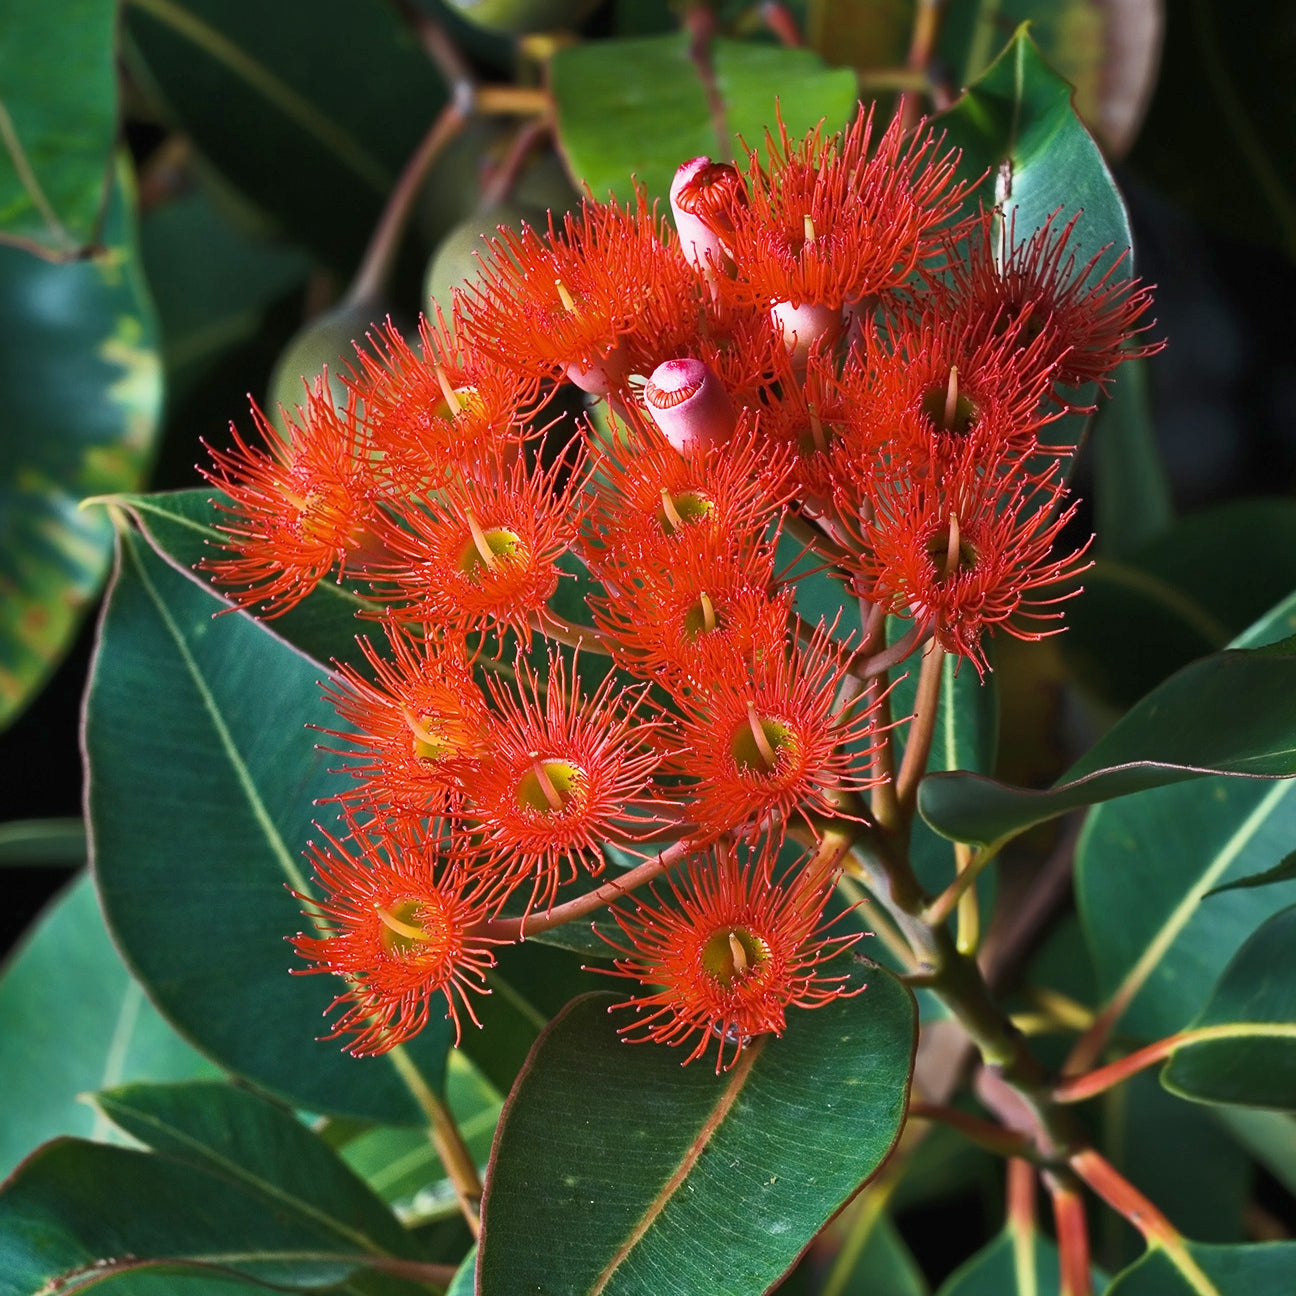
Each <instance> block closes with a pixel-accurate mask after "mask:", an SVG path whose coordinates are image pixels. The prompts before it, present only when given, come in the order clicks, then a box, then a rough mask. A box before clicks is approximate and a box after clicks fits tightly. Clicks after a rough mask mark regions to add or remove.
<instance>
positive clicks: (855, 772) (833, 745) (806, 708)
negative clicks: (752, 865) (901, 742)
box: [670, 626, 876, 833]
mask: <svg viewBox="0 0 1296 1296" xmlns="http://www.w3.org/2000/svg"><path fill="white" fill-rule="evenodd" d="M845 674H846V666H845V663H844V662H843V660H842V650H841V648H840V647H839V646H838V645H836V644H835V643H834V642H833V641H832V639H831V636H830V635H829V632H828V630H827V629H826V628H825V627H823V626H821V627H820V628H819V629H818V630H816V631H815V632H814V634H813V636H812V637H811V639H810V641H809V643H806V644H799V645H797V646H796V647H794V648H793V649H791V650H790V651H783V652H778V653H773V654H768V655H766V656H765V657H763V658H762V659H761V660H760V661H758V662H754V663H753V664H752V669H751V674H750V676H749V677H748V678H746V679H737V678H733V677H729V678H724V677H722V678H719V679H717V680H716V681H715V682H714V684H713V685H712V686H711V687H710V688H708V689H707V690H706V691H705V692H699V694H698V695H697V696H696V697H693V698H690V699H689V701H688V703H687V704H686V705H685V707H684V719H683V721H682V723H681V730H682V741H681V743H680V749H679V751H678V752H677V754H676V755H675V756H674V757H673V758H672V759H671V761H670V768H671V769H672V771H674V772H678V773H680V774H684V775H687V776H689V777H690V778H692V779H695V780H696V784H695V786H693V787H692V788H690V789H689V791H690V793H691V795H692V797H693V801H692V805H691V807H690V808H691V811H692V814H693V818H694V821H695V822H696V823H697V825H698V827H699V829H701V830H702V831H703V832H705V833H722V832H729V831H734V830H740V829H743V828H744V827H747V826H751V827H759V826H761V824H762V823H763V822H764V821H765V820H766V819H767V818H769V817H770V816H777V817H778V818H779V820H781V821H786V819H787V818H788V817H789V816H791V815H793V814H798V813H799V814H802V815H808V814H809V813H811V812H819V813H822V814H827V815H832V814H834V813H840V812H839V811H838V810H837V808H836V807H835V806H834V804H833V800H832V793H833V792H834V791H835V790H837V789H839V788H840V789H849V790H859V789H861V788H865V787H868V786H870V785H871V784H872V782H873V781H874V775H873V755H874V752H875V750H876V749H875V747H874V746H873V745H872V741H871V736H872V727H873V716H872V714H871V713H870V712H869V711H868V710H866V709H864V708H863V707H862V706H860V705H858V703H859V699H858V698H857V699H855V700H854V701H853V702H847V703H845V704H842V705H839V704H838V703H837V702H836V700H835V696H834V695H835V693H836V691H837V687H838V685H839V684H840V683H841V681H842V679H843V678H844V676H845Z"/></svg>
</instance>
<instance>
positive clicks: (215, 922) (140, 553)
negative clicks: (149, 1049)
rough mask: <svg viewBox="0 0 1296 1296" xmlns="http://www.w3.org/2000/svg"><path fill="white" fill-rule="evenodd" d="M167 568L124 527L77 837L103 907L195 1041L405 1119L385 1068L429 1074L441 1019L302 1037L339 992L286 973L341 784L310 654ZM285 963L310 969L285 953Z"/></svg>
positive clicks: (292, 1086) (410, 1103)
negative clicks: (319, 837) (353, 1035)
mask: <svg viewBox="0 0 1296 1296" xmlns="http://www.w3.org/2000/svg"><path fill="white" fill-rule="evenodd" d="M221 607H222V605H221V604H220V603H219V602H218V601H217V600H216V599H215V598H213V597H212V595H211V594H209V593H208V592H207V591H206V590H204V589H203V588H202V587H200V586H199V585H197V584H195V583H194V582H193V581H191V580H189V579H187V578H186V577H185V576H182V575H181V574H180V573H179V572H177V571H175V570H174V569H173V568H172V567H170V566H168V565H167V564H166V563H165V562H164V561H163V560H162V559H161V558H160V557H158V556H157V554H155V553H154V552H153V550H152V549H150V548H149V547H148V545H146V544H145V543H144V542H143V541H142V540H140V539H139V538H138V537H137V536H136V535H135V534H133V533H131V532H126V533H123V535H122V537H121V556H120V560H119V568H118V572H117V575H116V578H115V579H114V582H113V588H112V592H111V595H110V598H109V601H108V605H107V608H106V610H105V613H104V618H103V621H102V624H101V626H100V632H99V645H98V651H97V653H96V656H95V661H94V664H93V667H92V671H91V679H90V691H89V697H88V701H87V709H86V727H85V746H86V753H87V761H88V771H89V773H88V777H89V793H88V805H89V814H90V833H91V846H92V851H93V856H94V861H95V870H96V878H97V881H98V885H99V891H100V895H101V897H102V899H103V904H104V909H105V912H106V914H107V917H108V923H109V926H110V928H111V929H112V932H113V935H114V937H115V938H116V940H117V942H118V944H119V946H120V947H121V949H122V952H123V953H124V955H125V957H126V960H127V962H128V963H129V965H130V966H131V968H132V970H133V971H134V972H135V973H136V975H137V976H139V978H140V980H141V981H143V983H144V985H145V986H146V987H147V989H148V990H149V992H150V994H151V996H152V997H153V999H154V1001H155V1002H156V1003H157V1005H158V1007H159V1008H160V1009H161V1010H162V1012H163V1013H164V1015H165V1016H166V1017H167V1018H168V1019H169V1020H170V1021H171V1022H172V1023H173V1024H174V1025H175V1026H177V1028H178V1029H179V1030H180V1031H181V1032H182V1033H183V1034H184V1035H186V1036H187V1037H188V1038H189V1039H191V1040H193V1041H194V1042H195V1043H196V1044H197V1045H198V1046H199V1048H201V1049H202V1050H203V1051H204V1052H205V1053H207V1054H208V1055H209V1056H211V1057H213V1058H214V1059H216V1060H217V1061H219V1062H220V1063H221V1064H222V1065H223V1066H226V1067H228V1068H230V1069H231V1070H233V1071H236V1072H239V1073H240V1074H243V1075H245V1076H247V1077H248V1078H249V1079H251V1080H253V1081H255V1082H256V1083H258V1084H260V1085H263V1086H264V1087H265V1088H267V1089H269V1090H271V1091H273V1092H275V1093H278V1094H281V1095H284V1096H285V1097H287V1098H289V1099H291V1100H292V1101H293V1102H296V1103H299V1104H300V1105H302V1106H304V1107H309V1108H311V1109H313V1110H316V1111H321V1112H337V1113H341V1114H346V1115H353V1116H359V1117H362V1118H365V1119H369V1120H376V1121H385V1122H390V1123H393V1124H401V1123H411V1124H412V1123H415V1122H417V1121H418V1120H419V1119H420V1110H419V1107H418V1105H417V1103H416V1102H415V1101H414V1099H413V1098H412V1097H411V1095H410V1093H409V1092H408V1090H407V1088H406V1085H405V1083H404V1081H403V1080H402V1078H401V1072H400V1071H399V1070H398V1067H401V1066H403V1064H404V1062H406V1061H411V1062H412V1061H413V1060H415V1059H416V1060H417V1069H418V1070H420V1071H421V1072H422V1074H423V1076H424V1077H425V1081H424V1082H425V1083H427V1084H429V1085H431V1087H432V1088H434V1089H437V1088H439V1087H440V1084H441V1078H442V1074H443V1068H444V1062H445V1051H446V1047H447V1043H448V1039H449V1027H448V1024H447V1023H446V1022H444V1021H442V1020H439V1019H438V1018H437V1014H436V1013H435V1012H434V1013H433V1021H432V1023H431V1024H430V1025H429V1026H428V1027H427V1029H426V1030H424V1031H423V1033H422V1034H421V1035H420V1036H419V1037H418V1038H417V1039H415V1040H413V1041H412V1042H411V1043H410V1044H409V1045H408V1046H407V1048H408V1057H407V1056H406V1054H405V1053H404V1052H399V1053H397V1052H393V1053H389V1054H386V1055H384V1056H383V1057H381V1058H368V1059H364V1060H357V1059H354V1058H351V1057H348V1056H345V1055H344V1054H342V1053H341V1052H340V1050H339V1046H338V1044H337V1042H336V1041H333V1042H329V1043H317V1042H315V1037H316V1036H318V1035H320V1034H322V1033H324V1022H323V1020H322V1016H323V1014H324V1013H325V1011H326V1010H327V1009H328V1006H329V1004H330V1002H331V1001H332V999H333V998H334V996H335V995H336V994H338V993H339V992H340V991H341V990H342V985H341V983H340V982H338V981H336V980H335V979H333V978H332V977H329V976H324V975H319V976H291V975H289V968H290V967H292V966H293V964H294V958H293V955H292V952H291V951H290V950H289V948H288V947H287V945H286V944H285V943H284V942H285V937H286V936H287V935H288V934H289V933H292V932H296V931H300V930H301V929H302V927H303V926H304V921H305V920H304V919H303V918H302V915H301V912H300V902H299V901H296V900H294V899H293V897H292V896H291V895H290V894H289V893H288V890H287V888H288V887H289V886H291V887H292V888H293V889H294V890H296V891H299V892H305V891H306V890H307V884H306V880H305V877H304V872H303V870H304V865H303V864H302V862H301V861H300V859H299V854H300V851H301V849H302V847H303V846H304V845H305V842H306V840H307V838H308V837H309V836H310V834H311V821H312V819H314V818H329V819H331V818H332V815H331V814H329V815H325V813H324V811H322V810H320V809H317V808H316V802H317V801H318V800H319V799H321V798H327V797H329V796H331V795H333V794H335V793H336V792H337V791H338V790H339V786H340V785H339V782H338V780H337V779H336V778H334V777H331V776H330V775H329V773H328V766H329V762H330V757H328V756H327V755H325V754H323V753H321V752H320V751H318V750H317V748H316V746H315V735H314V734H313V733H312V732H310V731H308V730H307V729H306V728H305V726H306V725H307V724H310V723H315V724H317V725H328V724H330V723H335V722H336V717H334V716H333V715H332V712H331V710H330V709H329V708H328V707H327V706H326V705H325V704H324V703H323V702H322V701H321V700H320V696H319V688H318V685H317V682H316V681H317V679H318V675H319V670H318V667H317V666H315V665H314V664H313V663H312V662H311V661H309V660H308V659H306V658H303V657H302V656H300V655H299V654H298V653H297V652H296V651H294V650H293V649H292V648H290V647H289V646H288V645H287V644H285V643H284V642H283V641H282V640H280V639H277V638H276V637H275V636H273V635H271V634H268V633H267V632H266V631H265V629H264V628H263V627H262V626H261V625H259V624H258V623H257V622H256V621H254V620H252V619H251V618H249V617H247V616H244V615H243V614H242V613H230V614H229V615H226V616H218V617H213V614H214V613H217V612H219V611H220V610H221ZM298 966H299V967H302V966H305V965H303V964H298Z"/></svg>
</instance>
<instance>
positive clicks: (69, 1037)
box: [0, 877, 213, 1179]
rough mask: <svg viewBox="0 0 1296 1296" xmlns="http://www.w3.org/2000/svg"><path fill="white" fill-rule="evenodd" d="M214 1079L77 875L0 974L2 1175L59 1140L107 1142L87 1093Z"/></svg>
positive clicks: (87, 882)
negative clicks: (125, 956) (129, 967)
mask: <svg viewBox="0 0 1296 1296" xmlns="http://www.w3.org/2000/svg"><path fill="white" fill-rule="evenodd" d="M212 1073H213V1068H212V1067H211V1064H210V1063H208V1062H206V1061H205V1060H204V1059H203V1058H201V1057H200V1056H199V1055H198V1054H197V1053H195V1052H194V1051H193V1049H191V1048H190V1047H189V1045H188V1044H186V1043H185V1042H184V1041H183V1040H182V1039H180V1037H179V1036H178V1035H176V1034H175V1032H174V1031H172V1030H171V1028H170V1027H169V1026H168V1025H167V1024H166V1022H164V1021H163V1020H162V1018H161V1017H159V1016H158V1013H157V1010H156V1009H155V1008H154V1007H153V1005H152V1004H150V1003H149V1001H148V1000H147V999H146V998H145V997H144V992H143V990H142V989H141V988H140V986H139V983H138V982H137V981H133V980H132V979H131V976H130V974H129V973H128V972H127V971H126V968H125V967H124V966H123V965H122V961H121V956H120V955H119V954H118V953H117V951H116V950H115V949H113V946H112V942H111V940H109V938H108V932H107V931H106V930H105V928H104V924H103V919H102V918H101V917H100V915H99V906H98V904H97V903H96V901H95V895H94V888H93V887H92V886H91V883H90V879H89V877H82V878H81V879H80V880H79V881H77V882H76V883H74V884H73V885H72V886H71V887H70V888H69V889H68V890H67V891H65V892H64V893H63V894H62V895H61V896H60V897H59V899H58V900H57V901H56V902H55V903H54V904H53V905H52V906H51V907H50V908H49V909H48V910H47V911H46V912H45V913H44V914H43V915H42V916H41V918H40V920H39V921H38V922H37V924H36V926H35V927H33V928H32V930H31V931H30V932H29V933H28V935H27V938H26V940H25V941H24V942H23V944H22V945H21V946H20V947H19V948H18V950H17V951H16V952H15V954H14V957H13V959H12V961H11V962H10V963H9V964H8V965H7V966H6V968H5V971H4V975H3V976H2V977H0V1092H3V1093H4V1096H5V1119H4V1120H3V1121H0V1179H3V1178H4V1176H5V1175H7V1174H8V1173H9V1172H10V1171H11V1170H12V1169H13V1168H14V1166H16V1165H17V1164H18V1162H19V1161H21V1160H22V1158H23V1157H25V1156H26V1155H27V1154H28V1153H29V1152H31V1151H32V1149H33V1148H35V1147H36V1146H37V1145H38V1144H40V1143H43V1142H45V1140H46V1139H51V1138H54V1137H55V1136H56V1135H59V1134H83V1135H86V1136H89V1137H92V1138H96V1139H103V1138H106V1137H108V1136H109V1134H110V1130H109V1129H108V1127H107V1126H106V1125H105V1124H104V1122H103V1121H101V1120H99V1119H98V1118H97V1117H96V1116H95V1113H94V1112H93V1111H92V1110H91V1109H90V1108H89V1107H88V1106H87V1105H86V1104H85V1103H83V1102H81V1101H79V1098H80V1095H81V1094H83V1093H85V1092H87V1091H88V1090H93V1089H101V1088H103V1087H104V1086H105V1085H112V1084H119V1083H120V1082H121V1081H123V1080H185V1079H189V1078H190V1077H192V1076H201V1075H210V1074H212Z"/></svg>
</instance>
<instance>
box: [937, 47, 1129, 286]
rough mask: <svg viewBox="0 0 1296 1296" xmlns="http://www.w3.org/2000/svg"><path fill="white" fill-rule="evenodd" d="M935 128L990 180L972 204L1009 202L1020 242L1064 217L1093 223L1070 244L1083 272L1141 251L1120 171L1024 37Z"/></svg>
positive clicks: (1066, 88) (969, 168)
mask: <svg viewBox="0 0 1296 1296" xmlns="http://www.w3.org/2000/svg"><path fill="white" fill-rule="evenodd" d="M936 122H937V124H938V125H939V126H940V127H941V128H942V129H943V130H944V131H945V133H946V137H947V142H948V143H949V144H952V145H955V146H957V147H958V148H961V149H962V150H963V160H962V163H961V168H960V169H961V172H962V174H963V175H965V176H967V177H968V178H969V179H975V178H976V177H978V176H984V178H983V179H982V180H981V181H980V183H979V184H978V186H977V189H976V190H975V192H974V193H973V195H972V202H973V203H975V202H976V201H977V200H978V199H980V200H982V201H984V202H985V204H986V205H987V206H990V205H991V204H992V203H993V202H996V201H1002V202H1003V205H1004V213H1005V216H1006V217H1007V218H1008V219H1010V220H1015V222H1016V236H1017V238H1018V240H1021V239H1024V238H1027V237H1029V236H1030V234H1031V232H1032V231H1033V230H1035V229H1036V228H1037V227H1038V226H1040V225H1042V224H1043V223H1044V221H1045V220H1046V219H1047V218H1048V217H1049V216H1050V215H1052V214H1053V213H1054V212H1055V211H1057V210H1058V208H1059V207H1060V208H1062V209H1063V210H1064V211H1065V212H1066V213H1068V214H1072V213H1075V212H1083V213H1084V214H1083V216H1082V217H1081V219H1080V221H1079V222H1078V223H1077V225H1076V229H1075V233H1074V234H1073V235H1072V240H1071V242H1070V243H1069V244H1068V246H1069V247H1070V248H1071V250H1072V251H1074V252H1075V253H1076V256H1077V258H1078V259H1079V260H1080V262H1081V264H1083V263H1084V261H1086V260H1088V258H1089V257H1091V256H1093V255H1095V254H1096V253H1098V252H1100V251H1101V250H1103V249H1104V248H1109V247H1110V248H1111V249H1112V252H1113V255H1115V256H1118V255H1120V254H1121V253H1122V252H1124V251H1126V249H1128V248H1129V247H1130V246H1131V244H1132V243H1133V239H1132V237H1131V234H1130V226H1129V216H1128V214H1127V213H1126V211H1125V204H1124V202H1123V200H1122V199H1121V196H1120V192H1119V190H1118V189H1117V188H1116V184H1115V181H1114V180H1113V179H1112V176H1111V171H1110V170H1109V169H1108V166H1107V163H1106V162H1105V161H1104V160H1103V156H1102V152H1101V151H1100V150H1099V148H1098V145H1097V144H1095V143H1094V140H1093V137H1092V136H1091V135H1090V134H1089V132H1088V131H1087V130H1086V129H1085V127H1084V125H1083V123H1082V122H1081V121H1080V119H1079V117H1077V116H1076V113H1075V110H1074V108H1072V106H1071V86H1070V85H1069V84H1068V83H1067V82H1066V81H1064V80H1063V79H1062V78H1061V77H1060V76H1058V74H1057V73H1056V72H1054V71H1053V69H1052V68H1050V67H1049V65H1048V64H1047V63H1046V62H1045V61H1044V58H1043V56H1042V55H1041V54H1040V52H1039V49H1038V48H1037V46H1036V45H1035V42H1034V41H1033V40H1032V39H1031V36H1030V35H1029V33H1028V32H1027V30H1026V28H1025V27H1022V28H1019V29H1018V31H1017V34H1016V35H1015V36H1014V37H1013V39H1012V40H1011V41H1010V42H1009V44H1008V47H1007V48H1006V49H1005V50H1004V52H1003V53H1002V54H1001V55H1000V56H999V57H998V58H997V59H995V61H994V62H993V63H992V64H991V65H990V67H988V68H987V69H986V71H985V72H984V73H983V74H982V75H981V76H980V78H979V79H978V80H977V81H976V82H975V83H974V84H973V85H971V86H970V87H969V88H968V89H967V90H966V91H965V92H964V94H963V96H962V98H960V99H959V101H958V102H957V103H956V104H955V105H954V106H953V107H952V108H951V109H950V110H949V111H948V112H946V113H942V114H941V115H940V116H939V117H938V118H937V119H936ZM1126 268H1127V269H1128V265H1127V267H1126Z"/></svg>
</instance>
